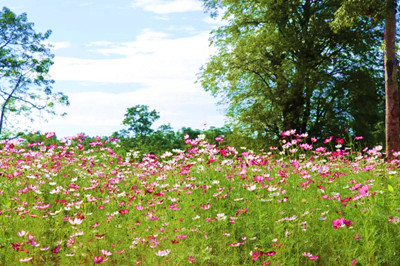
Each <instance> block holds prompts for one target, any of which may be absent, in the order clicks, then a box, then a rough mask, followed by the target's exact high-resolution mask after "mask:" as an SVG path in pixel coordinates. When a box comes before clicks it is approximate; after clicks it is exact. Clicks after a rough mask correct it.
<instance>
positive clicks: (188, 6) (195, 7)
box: [132, 0, 203, 14]
mask: <svg viewBox="0 0 400 266" xmlns="http://www.w3.org/2000/svg"><path fill="white" fill-rule="evenodd" d="M132 7H133V8H136V7H141V8H143V9H144V10H146V11H150V12H154V13H157V14H169V13H182V12H189V11H202V10H203V7H202V5H201V3H200V1H198V0H172V1H165V0H135V1H133V3H132Z"/></svg>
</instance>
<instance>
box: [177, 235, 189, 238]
mask: <svg viewBox="0 0 400 266" xmlns="http://www.w3.org/2000/svg"><path fill="white" fill-rule="evenodd" d="M186 237H187V236H186V235H177V236H176V238H179V239H184V238H186Z"/></svg>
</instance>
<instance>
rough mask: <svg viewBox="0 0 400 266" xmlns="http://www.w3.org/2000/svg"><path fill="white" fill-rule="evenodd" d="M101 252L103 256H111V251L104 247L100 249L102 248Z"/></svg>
mask: <svg viewBox="0 0 400 266" xmlns="http://www.w3.org/2000/svg"><path fill="white" fill-rule="evenodd" d="M101 253H102V254H103V255H104V256H111V255H112V253H111V252H110V251H108V250H105V249H102V250H101Z"/></svg>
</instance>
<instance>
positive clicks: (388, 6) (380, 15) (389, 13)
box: [332, 0, 400, 157]
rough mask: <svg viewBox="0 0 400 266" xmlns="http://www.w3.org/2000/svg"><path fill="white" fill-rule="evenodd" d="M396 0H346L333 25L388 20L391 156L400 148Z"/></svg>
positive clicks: (387, 114) (387, 111)
mask: <svg viewBox="0 0 400 266" xmlns="http://www.w3.org/2000/svg"><path fill="white" fill-rule="evenodd" d="M396 10H397V1H396V0H386V1H382V0H367V1H365V0H346V1H343V3H342V6H341V7H340V9H338V11H337V12H336V18H335V20H334V21H333V23H332V26H333V27H334V28H336V29H340V28H343V27H352V26H353V25H354V23H355V21H357V20H359V19H360V17H362V16H364V17H365V16H369V17H374V19H375V20H382V19H384V21H385V34H384V42H385V55H384V65H385V68H384V69H385V99H386V107H385V128H386V130H385V132H386V133H385V138H386V141H385V144H386V145H385V146H386V155H387V156H388V157H392V155H393V151H399V150H400V137H399V92H398V80H397V72H398V65H399V64H398V60H397V58H396V47H395V37H396Z"/></svg>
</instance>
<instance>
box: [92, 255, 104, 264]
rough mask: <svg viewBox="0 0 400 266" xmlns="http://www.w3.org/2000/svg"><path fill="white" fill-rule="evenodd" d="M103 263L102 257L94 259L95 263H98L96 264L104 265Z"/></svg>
mask: <svg viewBox="0 0 400 266" xmlns="http://www.w3.org/2000/svg"><path fill="white" fill-rule="evenodd" d="M103 261H104V259H103V257H102V256H98V257H94V258H93V262H94V263H96V264H100V263H103Z"/></svg>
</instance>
